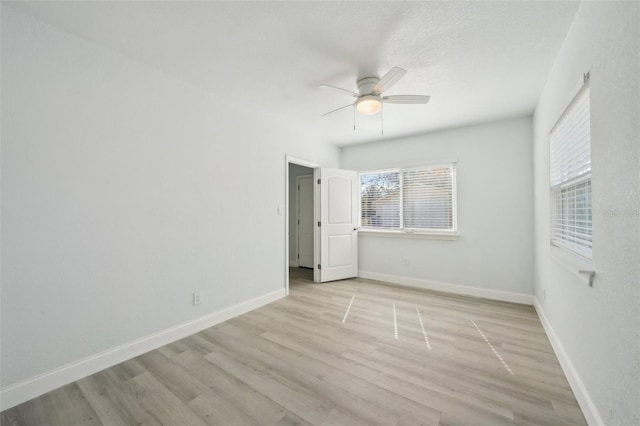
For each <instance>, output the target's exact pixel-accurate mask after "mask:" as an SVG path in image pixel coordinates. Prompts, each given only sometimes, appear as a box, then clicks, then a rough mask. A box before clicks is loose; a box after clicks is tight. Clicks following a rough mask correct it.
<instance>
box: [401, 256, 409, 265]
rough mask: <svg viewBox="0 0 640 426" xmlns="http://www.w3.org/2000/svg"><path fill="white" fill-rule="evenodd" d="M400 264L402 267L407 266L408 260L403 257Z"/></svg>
mask: <svg viewBox="0 0 640 426" xmlns="http://www.w3.org/2000/svg"><path fill="white" fill-rule="evenodd" d="M402 264H403V265H404V266H407V265H409V259H407V258H406V257H405V258H404V259H403V260H402Z"/></svg>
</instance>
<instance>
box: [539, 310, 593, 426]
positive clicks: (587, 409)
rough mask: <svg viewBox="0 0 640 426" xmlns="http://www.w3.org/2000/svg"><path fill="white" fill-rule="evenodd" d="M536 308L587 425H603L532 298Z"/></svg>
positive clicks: (576, 373)
mask: <svg viewBox="0 0 640 426" xmlns="http://www.w3.org/2000/svg"><path fill="white" fill-rule="evenodd" d="M533 306H534V307H535V308H536V312H537V313H538V317H539V318H540V322H542V327H543V328H544V331H545V332H546V333H547V337H549V341H550V342H551V346H552V347H553V351H554V352H555V353H556V357H557V358H558V361H559V362H560V366H561V367H562V371H564V375H565V376H567V380H568V381H569V385H570V386H571V390H573V393H574V394H575V396H576V400H577V401H578V404H579V405H580V409H581V410H582V413H583V414H584V417H585V418H586V420H587V423H588V424H589V425H590V426H601V425H604V424H605V423H604V422H603V421H602V417H601V416H600V413H599V412H598V409H597V408H596V405H595V404H594V403H593V400H592V399H591V397H590V396H589V393H588V392H587V388H586V387H585V385H584V383H583V382H582V379H581V378H580V376H579V375H578V372H577V371H576V369H575V367H574V366H573V362H571V358H569V355H567V353H566V352H565V350H564V347H563V346H562V343H561V342H560V339H558V336H557V335H556V333H555V332H554V331H553V328H552V327H551V323H549V320H548V319H547V316H546V315H545V313H544V310H543V309H542V306H541V305H540V303H539V302H538V299H537V298H534V305H533Z"/></svg>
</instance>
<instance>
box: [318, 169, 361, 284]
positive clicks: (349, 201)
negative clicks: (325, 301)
mask: <svg viewBox="0 0 640 426" xmlns="http://www.w3.org/2000/svg"><path fill="white" fill-rule="evenodd" d="M315 176H316V179H320V181H319V182H320V183H319V184H318V186H319V187H320V191H318V192H319V194H320V198H319V204H320V208H319V213H320V214H319V224H316V225H317V226H318V229H319V231H320V232H319V233H320V259H319V262H318V264H319V266H318V273H319V281H320V282H326V281H334V280H341V279H345V278H352V277H356V276H358V199H359V197H358V173H357V172H354V171H351V170H337V169H324V168H318V169H315ZM316 182H318V181H317V180H316Z"/></svg>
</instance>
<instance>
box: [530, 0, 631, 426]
mask: <svg viewBox="0 0 640 426" xmlns="http://www.w3.org/2000/svg"><path fill="white" fill-rule="evenodd" d="M639 22H640V4H639V3H637V2H583V3H582V5H581V7H580V10H579V12H578V13H577V15H576V18H575V21H574V23H573V25H572V27H571V29H570V31H569V33H568V35H567V38H566V40H565V41H564V44H563V46H562V48H561V49H560V52H559V54H558V57H557V59H556V61H555V63H554V66H553V68H552V70H551V73H550V75H549V77H548V80H547V84H546V86H545V88H544V90H543V92H542V94H541V96H540V99H539V102H538V106H537V108H536V112H535V116H534V163H535V166H534V174H535V178H534V185H535V235H536V238H535V293H536V298H537V300H538V303H539V305H540V306H539V307H540V309H541V313H542V315H543V316H544V317H546V319H547V320H548V322H549V325H550V328H551V330H552V334H555V336H556V338H557V340H558V342H559V343H560V346H562V347H563V348H564V352H565V353H566V360H565V361H568V364H570V365H572V368H573V369H574V372H575V377H573V380H574V383H577V384H578V387H582V392H581V391H580V389H576V387H575V386H574V390H577V391H578V392H577V393H578V394H579V395H578V399H579V401H580V402H581V405H582V407H583V411H585V415H586V416H587V418H588V419H590V420H591V422H593V423H596V422H600V421H602V422H604V423H605V424H608V425H631V424H640V394H639V392H640V366H639V363H640V350H639V347H640V290H639V283H640V226H639V221H640V220H639V212H640V205H639V203H640V201H639V200H640V193H639V190H640V180H639V170H640V167H639V164H640V158H639V149H640V130H639V126H640V125H639V123H640V106H639V103H640V101H639V98H640V87H639V85H638V80H639V76H640V47H639V46H640V30H639V25H638V23H639ZM587 71H590V72H591V150H592V188H593V189H592V191H593V265H592V267H593V268H594V269H595V271H596V278H595V283H594V286H593V288H589V287H588V286H587V284H586V280H585V278H584V277H580V276H578V275H577V274H576V270H577V265H572V264H571V262H568V261H562V262H558V261H556V259H557V258H558V257H557V256H558V253H556V252H555V251H553V250H552V249H551V247H550V245H549V236H550V233H549V160H548V158H549V157H548V156H549V148H548V145H549V143H548V133H549V130H550V129H551V127H552V126H553V124H554V123H555V122H556V120H557V119H558V118H559V116H560V114H561V113H562V111H563V110H564V108H565V107H566V106H567V104H568V102H569V101H570V100H571V97H572V92H573V91H574V89H575V87H576V83H578V81H579V79H580V78H581V77H582V73H584V72H587ZM565 265H566V267H565ZM545 292H546V300H545Z"/></svg>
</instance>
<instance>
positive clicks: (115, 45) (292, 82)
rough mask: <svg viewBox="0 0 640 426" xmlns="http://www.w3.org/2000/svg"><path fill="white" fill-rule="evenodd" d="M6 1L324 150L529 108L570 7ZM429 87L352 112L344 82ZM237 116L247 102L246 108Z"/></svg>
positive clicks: (404, 89) (400, 90)
mask: <svg viewBox="0 0 640 426" xmlns="http://www.w3.org/2000/svg"><path fill="white" fill-rule="evenodd" d="M11 5H12V7H14V8H16V9H19V10H21V11H23V12H26V13H28V14H31V15H33V16H35V17H37V18H40V19H42V20H43V21H45V22H47V23H49V24H52V25H54V26H57V27H59V28H61V29H63V30H66V31H68V32H70V33H73V34H76V35H78V36H80V37H82V38H85V39H87V40H90V41H93V42H96V43H98V44H101V45H103V46H106V47H108V48H111V49H113V50H116V51H119V52H121V53H123V54H124V55H126V56H128V57H129V58H132V59H135V60H138V61H141V62H144V63H146V64H148V65H151V66H153V67H155V68H158V69H160V70H162V71H164V72H166V73H168V74H171V75H173V76H175V77H177V78H180V79H182V80H185V81H188V82H190V83H192V84H194V85H197V86H200V87H202V88H204V89H205V90H207V91H210V92H212V93H214V94H216V95H218V96H219V97H220V100H221V102H225V100H227V99H233V100H234V102H237V103H243V104H247V105H248V106H254V105H255V106H257V107H261V108H269V109H270V110H271V111H272V112H273V113H275V114H278V115H283V116H286V117H287V118H288V119H289V120H295V121H297V122H300V123H301V124H303V125H305V126H309V129H310V131H316V130H314V129H317V131H319V132H321V134H323V135H324V137H325V139H326V140H327V141H329V142H332V143H335V144H337V145H341V146H344V145H349V144H353V143H359V142H366V141H371V140H376V139H380V138H392V137H398V136H402V135H408V134H415V133H421V132H425V131H433V130H437V129H442V128H447V127H453V126H463V125H467V124H472V123H478V122H483V121H490V120H496V119H501V118H505V117H514V116H519V115H520V116H522V115H526V114H530V113H531V112H532V111H533V108H534V106H535V103H536V101H537V98H538V95H539V93H540V91H541V90H542V87H543V85H544V82H545V80H546V76H547V74H548V72H549V69H550V67H551V64H552V63H553V59H554V57H555V55H556V53H557V51H558V49H559V47H560V45H561V43H562V41H563V40H564V37H565V35H566V33H567V31H568V29H569V26H570V25H571V22H572V21H573V17H574V15H575V13H576V11H577V9H578V7H579V3H577V2H561V1H553V2H538V1H536V2H372V3H369V2H186V1H178V2H25V1H22V2H16V3H11ZM393 66H400V67H402V68H405V69H406V70H407V71H408V73H407V75H406V76H405V77H404V78H403V79H402V80H400V82H398V83H397V84H396V85H395V86H394V87H393V88H392V89H390V90H389V91H388V92H387V93H386V94H389V95H391V94H420V95H431V101H430V102H429V103H428V104H427V105H387V106H386V107H385V110H384V136H382V135H381V134H380V116H379V115H378V116H374V117H363V116H359V117H357V121H356V124H357V130H356V131H355V132H354V130H353V111H352V109H350V108H346V109H344V110H342V111H340V112H338V113H335V114H333V115H331V116H329V117H326V118H321V117H320V115H321V114H323V113H325V112H327V111H330V110H332V109H335V108H338V107H340V106H343V105H346V104H348V103H350V102H351V99H350V98H349V97H348V96H343V95H340V94H339V93H333V92H331V91H323V90H319V89H318V88H317V86H318V85H319V84H320V83H328V84H331V85H335V86H340V87H344V88H347V89H350V90H356V80H357V79H358V78H359V77H360V78H361V77H366V76H381V75H383V74H384V73H385V72H387V71H388V70H389V69H390V68H391V67H393ZM249 111H250V110H248V112H247V113H250V112H249Z"/></svg>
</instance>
